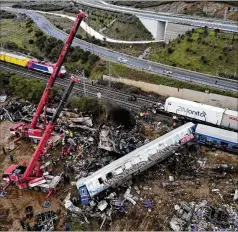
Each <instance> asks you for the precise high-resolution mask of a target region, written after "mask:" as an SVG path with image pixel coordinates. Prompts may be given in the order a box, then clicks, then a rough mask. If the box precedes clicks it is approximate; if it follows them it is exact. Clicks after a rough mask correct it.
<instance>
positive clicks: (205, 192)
mask: <svg viewBox="0 0 238 232" xmlns="http://www.w3.org/2000/svg"><path fill="white" fill-rule="evenodd" d="M202 152H203V153H204V155H203V156H202V157H203V159H204V160H206V163H205V166H204V167H203V168H202V169H201V170H200V171H201V174H200V175H198V177H196V178H195V177H192V178H190V179H186V178H184V179H183V178H182V177H181V178H179V177H176V176H175V181H174V182H173V184H172V186H171V185H169V186H168V187H163V184H165V183H168V182H169V181H168V180H169V175H171V172H170V171H169V170H166V169H165V170H159V166H155V167H152V168H151V169H149V170H147V171H146V172H145V173H144V174H141V175H140V176H139V177H138V179H137V180H136V181H135V183H136V185H137V186H138V187H139V188H140V190H141V193H140V196H139V197H140V198H141V200H139V201H138V202H137V204H136V205H135V206H132V205H130V208H129V210H128V212H127V213H126V214H125V215H122V216H120V217H118V218H117V219H115V220H114V221H113V223H112V226H111V227H109V228H108V229H109V230H111V231H119V230H120V231H122V230H128V231H131V230H134V231H146V230H147V231H155V230H161V231H164V230H167V231H168V230H171V228H170V227H169V220H170V219H171V218H172V216H173V214H174V213H175V210H174V206H175V204H179V203H180V202H182V201H186V202H191V201H196V202H199V201H202V200H204V199H205V200H207V201H208V202H209V203H211V204H213V205H216V206H222V205H223V204H229V205H231V206H233V207H237V208H238V206H237V204H236V203H235V202H234V201H233V195H232V194H234V192H235V187H236V186H237V183H238V171H237V170H238V158H237V155H232V154H229V153H227V152H223V151H207V149H204V148H203V149H202ZM214 164H232V165H233V166H234V168H236V171H235V173H232V174H229V175H227V176H226V177H225V178H222V179H219V178H218V177H215V176H214V175H212V172H211V168H212V167H214ZM197 181H199V182H200V184H197V183H196V182H197ZM212 189H219V192H220V193H221V196H222V197H221V196H220V195H219V194H218V193H217V192H212ZM145 200H152V211H151V212H148V210H147V209H146V208H145V207H144V206H143V203H142V202H143V201H145Z"/></svg>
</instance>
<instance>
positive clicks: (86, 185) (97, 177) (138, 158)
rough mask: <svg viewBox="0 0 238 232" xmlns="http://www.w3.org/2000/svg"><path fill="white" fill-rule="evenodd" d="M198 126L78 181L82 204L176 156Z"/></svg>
mask: <svg viewBox="0 0 238 232" xmlns="http://www.w3.org/2000/svg"><path fill="white" fill-rule="evenodd" d="M194 127H195V125H194V124H193V123H187V124H185V125H183V126H181V127H179V128H177V129H175V130H173V131H171V132H169V133H167V134H165V135H163V136H161V137H159V138H157V139H155V140H153V141H151V142H149V143H147V144H145V145H144V146H142V147H140V148H138V149H136V150H134V151H132V152H130V153H129V154H127V155H125V156H123V157H122V158H120V159H118V160H116V161H114V162H112V163H110V164H108V165H107V166H105V167H103V168H101V169H100V170H98V171H97V172H95V173H93V174H92V175H90V176H88V177H86V178H81V179H79V180H78V181H77V188H78V190H79V193H80V196H81V201H82V204H87V203H88V199H89V197H93V196H95V195H97V194H99V193H100V192H102V191H104V190H105V189H107V188H109V187H115V186H118V185H120V184H121V183H123V182H124V181H125V180H127V179H130V178H131V177H132V176H134V175H137V174H139V173H141V172H142V171H144V170H146V169H148V168H149V167H151V166H153V165H154V164H156V163H158V162H159V161H162V160H164V159H166V158H167V157H169V156H170V155H172V154H173V153H174V152H175V151H176V150H177V149H178V148H179V147H180V146H181V144H183V143H186V142H188V141H189V140H191V139H193V138H194V136H193V131H194V129H195V128H194Z"/></svg>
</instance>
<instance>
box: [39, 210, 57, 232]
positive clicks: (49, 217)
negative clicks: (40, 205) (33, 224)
mask: <svg viewBox="0 0 238 232" xmlns="http://www.w3.org/2000/svg"><path fill="white" fill-rule="evenodd" d="M57 219H58V216H57V214H56V213H55V212H54V211H47V212H43V213H40V214H37V215H36V220H37V226H38V228H40V229H41V231H54V230H55V224H56V221H57Z"/></svg>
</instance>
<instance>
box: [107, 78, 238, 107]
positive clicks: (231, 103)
mask: <svg viewBox="0 0 238 232" xmlns="http://www.w3.org/2000/svg"><path fill="white" fill-rule="evenodd" d="M103 79H104V80H109V76H106V75H104V76H103ZM111 81H113V82H120V83H124V84H126V85H131V86H135V87H138V88H141V89H142V90H144V91H146V92H155V93H157V94H159V95H161V96H165V97H177V98H182V99H186V100H189V101H197V102H200V103H204V104H207V105H212V106H217V107H221V108H229V109H232V110H236V111H238V99H237V98H234V97H227V96H222V95H218V94H213V93H203V92H199V91H195V90H190V89H178V88H174V87H169V86H165V85H155V84H150V83H146V82H142V81H134V80H130V79H125V78H115V77H111Z"/></svg>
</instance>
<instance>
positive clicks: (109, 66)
mask: <svg viewBox="0 0 238 232" xmlns="http://www.w3.org/2000/svg"><path fill="white" fill-rule="evenodd" d="M108 74H109V88H111V81H112V80H111V62H110V61H109V63H108Z"/></svg>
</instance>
